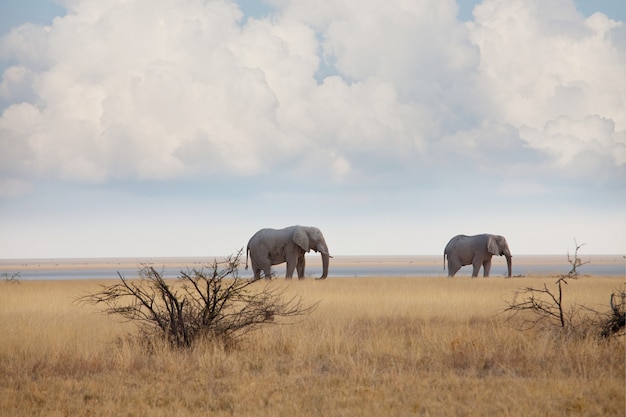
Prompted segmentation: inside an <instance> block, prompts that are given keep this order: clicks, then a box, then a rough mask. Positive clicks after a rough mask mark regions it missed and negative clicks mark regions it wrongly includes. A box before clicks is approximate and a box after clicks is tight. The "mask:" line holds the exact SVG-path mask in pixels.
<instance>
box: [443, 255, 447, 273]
mask: <svg viewBox="0 0 626 417" xmlns="http://www.w3.org/2000/svg"><path fill="white" fill-rule="evenodd" d="M443 270H444V271H445V270H446V253H445V252H444V253H443Z"/></svg>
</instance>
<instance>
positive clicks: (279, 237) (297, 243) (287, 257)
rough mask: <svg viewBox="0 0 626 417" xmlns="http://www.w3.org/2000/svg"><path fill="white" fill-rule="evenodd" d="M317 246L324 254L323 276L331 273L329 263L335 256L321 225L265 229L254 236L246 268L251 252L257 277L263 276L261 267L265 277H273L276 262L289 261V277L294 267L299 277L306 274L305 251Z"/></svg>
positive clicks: (248, 248)
mask: <svg viewBox="0 0 626 417" xmlns="http://www.w3.org/2000/svg"><path fill="white" fill-rule="evenodd" d="M311 249H313V250H314V251H315V252H319V253H320V255H321V256H322V276H321V277H320V278H318V279H324V278H326V277H327V276H328V263H329V258H331V256H330V255H329V254H328V245H326V241H325V240H324V235H323V234H322V232H321V231H320V229H318V228H317V227H307V226H290V227H286V228H284V229H261V230H259V231H258V232H256V233H255V234H254V236H252V237H251V238H250V241H249V242H248V246H247V248H246V269H248V254H250V260H251V261H252V271H253V273H254V279H255V280H257V279H260V278H261V271H263V274H264V276H265V278H267V279H269V278H271V268H272V265H278V264H282V263H283V262H287V272H286V276H285V278H287V279H291V277H292V276H293V271H294V269H295V270H297V271H298V278H299V279H302V278H304V254H305V253H306V252H309V251H310V250H311Z"/></svg>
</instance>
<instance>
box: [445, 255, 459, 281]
mask: <svg viewBox="0 0 626 417" xmlns="http://www.w3.org/2000/svg"><path fill="white" fill-rule="evenodd" d="M459 269H461V263H457V262H450V259H448V277H450V278H452V277H453V276H454V275H455V274H456V273H457V272H459Z"/></svg>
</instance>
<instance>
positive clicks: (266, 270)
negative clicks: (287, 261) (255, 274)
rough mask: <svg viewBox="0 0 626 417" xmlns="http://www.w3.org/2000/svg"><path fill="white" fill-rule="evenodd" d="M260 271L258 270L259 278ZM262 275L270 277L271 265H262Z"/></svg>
mask: <svg viewBox="0 0 626 417" xmlns="http://www.w3.org/2000/svg"><path fill="white" fill-rule="evenodd" d="M260 275H261V272H260V271H259V278H260ZM263 276H264V277H265V279H272V266H271V265H270V266H265V267H263Z"/></svg>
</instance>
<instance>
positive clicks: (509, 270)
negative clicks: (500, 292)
mask: <svg viewBox="0 0 626 417" xmlns="http://www.w3.org/2000/svg"><path fill="white" fill-rule="evenodd" d="M504 257H505V258H506V267H507V269H508V273H509V274H508V275H507V276H508V277H509V278H511V258H512V256H511V253H510V252H508V251H507V253H505V254H504Z"/></svg>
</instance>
